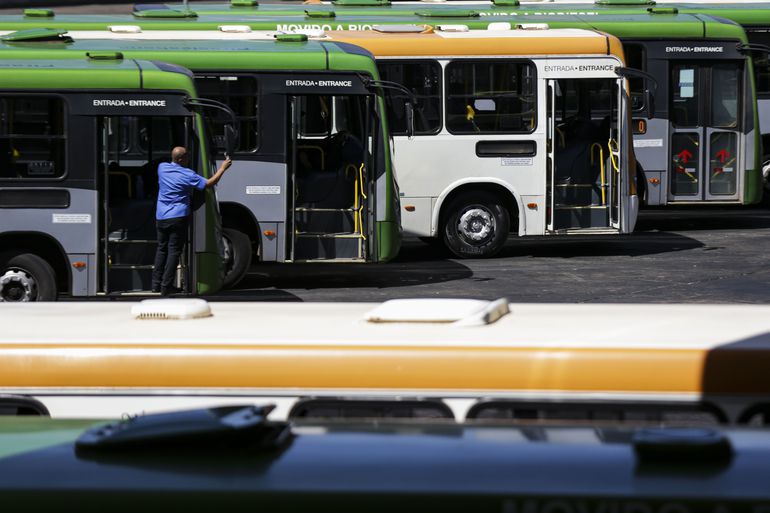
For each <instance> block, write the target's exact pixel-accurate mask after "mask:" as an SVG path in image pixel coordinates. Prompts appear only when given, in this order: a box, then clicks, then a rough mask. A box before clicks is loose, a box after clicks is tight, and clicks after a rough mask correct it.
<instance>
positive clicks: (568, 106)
mask: <svg viewBox="0 0 770 513" xmlns="http://www.w3.org/2000/svg"><path fill="white" fill-rule="evenodd" d="M621 84H622V80H617V79H613V78H579V79H557V80H547V88H548V94H547V118H548V128H547V134H548V143H547V148H548V172H547V174H546V194H547V205H548V208H547V216H546V228H547V232H548V233H557V232H562V231H570V232H572V231H581V230H587V231H602V230H612V231H617V230H620V228H621V224H620V217H621V212H622V210H621V208H622V206H623V203H622V198H623V195H622V194H621V190H622V189H621V186H622V182H623V179H622V173H621V172H620V166H621V144H623V141H622V138H621V137H620V136H619V134H620V133H621V125H620V124H619V123H620V120H621V119H622V117H621V116H620V115H619V112H620V105H622V95H621Z"/></svg>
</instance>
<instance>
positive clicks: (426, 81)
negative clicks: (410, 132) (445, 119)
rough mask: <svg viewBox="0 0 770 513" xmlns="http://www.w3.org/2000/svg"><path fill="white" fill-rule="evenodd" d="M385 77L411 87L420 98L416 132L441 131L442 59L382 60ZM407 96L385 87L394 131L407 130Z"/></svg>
mask: <svg viewBox="0 0 770 513" xmlns="http://www.w3.org/2000/svg"><path fill="white" fill-rule="evenodd" d="M377 67H378V68H379V71H380V76H381V77H382V79H383V80H386V81H390V82H396V83H399V84H402V85H404V86H406V87H407V88H409V90H410V91H412V93H413V94H414V95H415V97H416V99H417V106H416V108H415V116H414V124H415V127H414V128H415V135H430V134H436V133H438V132H440V131H441V65H440V64H439V63H438V61H428V60H426V61H379V62H378V63H377ZM406 100H407V97H406V95H404V94H403V93H401V92H399V91H396V90H394V89H385V102H386V105H387V111H388V124H389V125H390V129H391V133H392V134H393V135H406V134H407V121H406V117H405V109H404V103H405V102H406Z"/></svg>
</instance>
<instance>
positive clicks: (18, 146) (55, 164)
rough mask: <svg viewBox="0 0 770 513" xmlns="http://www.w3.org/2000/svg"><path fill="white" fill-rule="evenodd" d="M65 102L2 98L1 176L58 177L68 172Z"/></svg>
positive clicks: (33, 97) (26, 97) (28, 97)
mask: <svg viewBox="0 0 770 513" xmlns="http://www.w3.org/2000/svg"><path fill="white" fill-rule="evenodd" d="M64 112H65V109H64V102H63V101H62V100H61V99H60V98H51V97H39V96H5V97H0V178H41V179H51V178H59V177H61V176H63V175H64V172H65V157H64V147H65V126H64V125H65V123H64V115H65V114H64Z"/></svg>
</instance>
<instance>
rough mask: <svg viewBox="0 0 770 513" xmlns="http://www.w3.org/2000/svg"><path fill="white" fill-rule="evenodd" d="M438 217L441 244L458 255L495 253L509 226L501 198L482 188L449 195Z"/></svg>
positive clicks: (472, 255)
mask: <svg viewBox="0 0 770 513" xmlns="http://www.w3.org/2000/svg"><path fill="white" fill-rule="evenodd" d="M442 219H443V223H442V226H441V233H442V237H443V239H444V244H445V245H446V247H447V248H449V251H451V252H452V253H454V254H455V255H456V256H458V257H460V258H489V257H492V256H495V255H496V254H497V253H499V252H500V250H501V249H502V248H503V245H504V244H505V241H506V239H507V238H508V232H509V231H510V227H511V219H510V215H509V213H508V209H506V208H505V206H504V205H503V202H502V200H501V199H500V198H499V197H498V196H496V195H494V194H491V193H488V192H483V191H481V192H476V193H473V194H463V195H461V196H458V197H457V198H455V199H453V200H452V201H451V202H450V203H449V205H447V207H446V209H445V210H444V215H443V216H442ZM471 223H474V224H471ZM461 225H464V226H465V228H466V229H462V228H461Z"/></svg>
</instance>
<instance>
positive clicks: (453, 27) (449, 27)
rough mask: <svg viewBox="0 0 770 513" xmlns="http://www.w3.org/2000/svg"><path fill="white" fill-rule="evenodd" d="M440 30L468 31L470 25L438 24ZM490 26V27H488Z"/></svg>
mask: <svg viewBox="0 0 770 513" xmlns="http://www.w3.org/2000/svg"><path fill="white" fill-rule="evenodd" d="M436 28H437V29H438V30H439V31H440V32H468V31H469V30H470V29H469V28H468V25H436ZM487 28H488V27H487Z"/></svg>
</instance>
